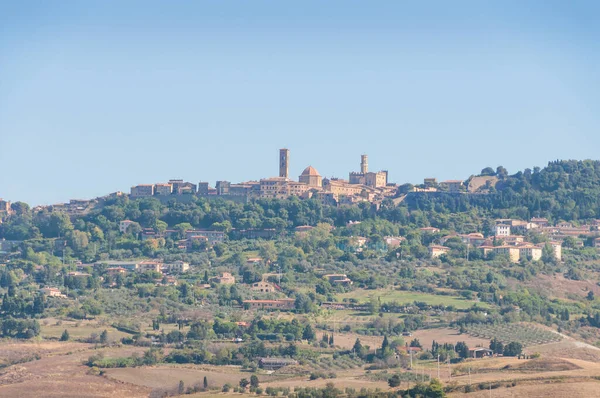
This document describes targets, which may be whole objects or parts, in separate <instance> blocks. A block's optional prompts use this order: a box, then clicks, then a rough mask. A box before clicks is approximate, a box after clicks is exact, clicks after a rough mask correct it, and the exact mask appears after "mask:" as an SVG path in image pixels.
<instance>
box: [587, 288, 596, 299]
mask: <svg viewBox="0 0 600 398" xmlns="http://www.w3.org/2000/svg"><path fill="white" fill-rule="evenodd" d="M587 299H588V300H589V301H594V292H593V291H591V290H590V291H589V292H588V294H587Z"/></svg>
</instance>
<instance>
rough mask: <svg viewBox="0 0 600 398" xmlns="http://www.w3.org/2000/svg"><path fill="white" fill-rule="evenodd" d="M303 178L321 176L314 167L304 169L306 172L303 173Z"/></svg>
mask: <svg viewBox="0 0 600 398" xmlns="http://www.w3.org/2000/svg"><path fill="white" fill-rule="evenodd" d="M301 175H303V176H319V177H320V176H321V175H320V174H319V172H318V171H317V170H316V169H315V168H314V167H312V166H308V167H307V168H305V169H304V171H303V172H302V174H301Z"/></svg>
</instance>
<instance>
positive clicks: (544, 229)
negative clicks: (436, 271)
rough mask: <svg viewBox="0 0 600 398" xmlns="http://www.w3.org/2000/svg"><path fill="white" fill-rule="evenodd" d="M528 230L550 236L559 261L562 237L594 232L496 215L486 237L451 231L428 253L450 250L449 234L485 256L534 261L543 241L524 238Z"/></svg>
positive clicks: (540, 219) (541, 250) (590, 228)
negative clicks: (491, 255)
mask: <svg viewBox="0 0 600 398" xmlns="http://www.w3.org/2000/svg"><path fill="white" fill-rule="evenodd" d="M421 230H422V231H424V232H430V233H436V232H439V229H437V228H432V227H427V228H421ZM529 230H535V231H536V232H538V233H540V234H545V235H548V236H549V237H550V238H551V240H550V242H549V244H550V246H551V247H552V250H553V252H554V257H555V258H556V259H557V260H558V261H562V239H564V238H565V237H566V236H577V237H579V236H580V235H588V234H593V233H594V232H593V229H592V226H584V227H573V226H572V225H571V224H569V223H564V224H559V225H558V226H555V227H549V226H548V220H546V219H544V218H533V219H531V221H522V220H513V219H498V220H496V225H495V228H494V236H489V237H485V236H484V235H483V234H481V233H470V234H456V233H455V234H450V235H447V236H444V237H442V238H441V239H439V244H438V245H431V246H429V254H430V255H431V257H432V258H436V257H440V256H442V255H445V254H447V253H449V252H450V250H451V249H450V248H449V247H446V246H444V244H445V243H446V242H447V241H448V240H449V239H451V238H459V239H460V240H461V241H462V242H463V243H464V244H465V245H467V247H475V248H479V249H483V253H484V256H486V257H488V256H489V255H490V254H492V253H493V254H494V255H504V256H507V257H508V258H509V259H510V261H511V262H514V263H517V262H519V261H520V260H521V259H529V260H533V261H537V260H540V259H541V258H542V252H543V248H544V246H545V243H544V244H533V243H531V242H527V241H526V240H525V236H524V235H521V234H524V233H527V232H528V231H529ZM575 231H576V233H575ZM596 231H597V229H596ZM582 244H583V243H582Z"/></svg>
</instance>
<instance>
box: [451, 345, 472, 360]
mask: <svg viewBox="0 0 600 398" xmlns="http://www.w3.org/2000/svg"><path fill="white" fill-rule="evenodd" d="M454 348H455V350H456V353H457V354H458V356H459V357H461V358H468V357H469V347H468V346H467V343H465V342H464V341H459V342H458V343H456V346H455V347H454Z"/></svg>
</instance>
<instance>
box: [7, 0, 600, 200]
mask: <svg viewBox="0 0 600 398" xmlns="http://www.w3.org/2000/svg"><path fill="white" fill-rule="evenodd" d="M599 18H600V2H598V1H570V2H567V1H562V0H561V1H558V0H554V1H524V0H519V1H509V0H502V1H495V2H492V1H479V0H477V1H445V0H444V1H348V0H344V1H306V0H302V1H296V2H292V1H275V0H273V1H222V0H219V1H216V0H215V1H148V0H145V1H107V0H103V1H91V0H90V1H79V0H78V1H66V0H65V1H39V2H33V1H23V0H19V1H1V2H0V161H1V165H2V169H1V171H0V197H3V198H5V199H9V200H13V201H16V200H23V201H27V202H29V203H32V204H51V203H56V202H61V201H67V200H68V199H70V198H90V197H95V196H99V195H103V194H106V193H109V192H114V191H117V190H122V191H126V192H128V191H129V188H130V186H131V185H135V184H139V183H151V182H160V181H166V180H168V179H169V178H183V179H185V180H189V181H192V182H196V183H197V182H198V181H209V182H210V183H211V185H213V184H214V182H215V180H217V179H224V180H229V181H233V182H236V181H243V180H250V179H258V178H260V177H267V176H273V175H276V174H277V166H278V160H277V159H278V149H279V148H280V147H288V148H289V149H290V150H291V155H290V160H291V174H292V176H293V177H294V178H296V176H297V175H299V174H300V172H301V171H302V169H303V168H304V167H306V166H308V165H312V166H314V167H315V168H316V169H317V170H318V171H319V172H320V173H321V174H322V175H323V176H327V177H329V176H340V177H345V178H347V173H348V172H349V171H351V170H357V169H358V168H359V161H360V154H362V153H367V154H368V155H369V165H370V168H371V169H388V170H389V172H390V179H391V181H394V182H398V183H403V182H413V183H415V182H419V181H421V180H422V178H424V177H429V176H431V177H437V178H438V179H456V178H461V179H462V178H467V177H468V176H469V175H471V174H474V173H477V172H479V171H480V170H481V169H482V168H483V167H485V166H492V167H494V168H495V167H496V166H498V165H504V166H505V167H506V168H507V169H508V171H509V172H516V171H517V170H519V169H523V168H526V167H533V166H536V165H539V166H544V165H545V164H546V163H547V162H548V161H549V160H554V159H584V158H593V159H598V158H600V156H599V155H598V151H599V149H600V134H599V133H600V131H599V128H598V127H599V126H600V123H599V122H600V112H599V110H600V89H599V88H600V76H599V74H600V23H598V21H599Z"/></svg>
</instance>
